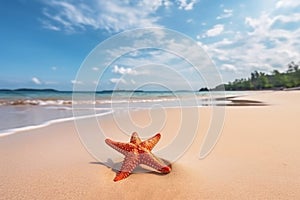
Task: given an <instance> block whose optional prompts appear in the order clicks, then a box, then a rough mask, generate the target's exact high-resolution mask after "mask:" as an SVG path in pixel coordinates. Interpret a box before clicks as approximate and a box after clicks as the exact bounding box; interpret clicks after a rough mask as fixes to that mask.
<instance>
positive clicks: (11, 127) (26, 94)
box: [0, 90, 241, 136]
mask: <svg viewBox="0 0 300 200" xmlns="http://www.w3.org/2000/svg"><path fill="white" fill-rule="evenodd" d="M78 95H79V96H82V97H85V96H92V97H93V98H92V100H86V98H82V99H81V100H77V99H76V101H75V100H74V99H73V97H74V93H72V92H71V91H65V92H61V91H54V90H41V91H36V90H21V91H15V90H5V91H0V113H1V115H0V136H4V135H7V134H13V133H16V132H19V131H22V130H28V129H33V128H38V127H42V126H47V125H49V124H52V123H57V122H62V121H68V120H74V116H73V109H74V108H75V109H77V108H80V109H83V110H82V111H81V112H80V113H81V114H80V116H79V117H90V113H91V112H90V111H87V112H84V109H91V108H92V109H93V113H94V115H93V116H95V115H96V116H104V115H107V114H110V113H112V112H114V111H115V110H117V109H124V107H126V109H146V108H152V107H157V106H159V107H185V106H186V107H190V106H197V107H198V106H209V105H213V104H218V103H223V104H224V102H221V101H223V100H220V99H219V100H217V97H223V95H224V93H219V94H218V92H214V94H213V95H212V93H211V92H201V93H200V92H189V91H178V92H162V91H148V92H145V91H137V92H130V91H114V92H112V91H103V92H96V93H91V92H82V93H79V92H77V93H75V96H78ZM227 95H231V96H232V95H241V93H231V94H227ZM212 96H214V97H213V98H212ZM87 99H89V98H87ZM74 105H77V106H74ZM81 105H92V106H87V107H86V106H81ZM76 117H78V115H76Z"/></svg>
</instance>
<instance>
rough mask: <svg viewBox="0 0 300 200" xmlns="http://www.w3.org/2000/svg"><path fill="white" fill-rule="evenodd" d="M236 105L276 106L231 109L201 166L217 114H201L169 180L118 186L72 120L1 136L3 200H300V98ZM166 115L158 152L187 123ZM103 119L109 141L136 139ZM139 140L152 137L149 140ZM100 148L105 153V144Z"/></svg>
mask: <svg viewBox="0 0 300 200" xmlns="http://www.w3.org/2000/svg"><path fill="white" fill-rule="evenodd" d="M235 99H237V100H240V101H242V100H245V99H247V100H250V101H260V102H265V103H268V105H267V106H228V107H226V117H225V121H224V126H223V129H222V133H221V137H220V139H219V141H218V143H217V145H216V146H215V148H214V149H213V151H212V152H211V153H210V154H209V155H208V156H207V157H206V158H205V159H199V150H200V147H201V144H202V142H203V138H204V137H205V134H206V132H207V129H208V128H209V126H210V119H211V117H212V115H211V114H212V112H211V109H210V108H209V107H200V108H197V109H198V111H199V116H200V126H199V127H198V129H197V135H196V137H195V138H194V141H193V143H192V145H191V146H190V147H189V148H188V149H187V151H186V152H185V153H184V155H182V156H181V157H179V159H178V160H177V161H176V162H174V163H173V164H172V172H171V173H170V174H167V175H160V174H157V173H138V174H132V175H130V176H129V177H128V178H127V179H125V180H122V181H120V182H117V183H115V182H113V178H114V176H115V171H114V170H112V169H111V168H109V167H107V166H105V165H103V163H101V162H99V161H97V160H95V159H94V158H93V157H92V156H91V155H90V154H89V153H88V152H87V151H86V149H85V148H84V146H83V145H82V143H81V141H80V139H79V137H78V134H77V131H76V128H75V124H74V122H72V121H68V122H63V123H56V124H52V125H49V126H47V127H43V128H39V129H34V130H29V131H22V132H19V133H18V134H13V135H9V136H6V137H0V146H1V151H0V158H1V163H0V177H1V180H2V184H0V191H3V192H1V198H3V199H99V198H100V199H119V198H121V197H122V198H124V199H141V198H147V199H158V198H168V199H170V198H172V199H183V198H185V199H298V198H300V192H299V191H300V172H299V168H300V158H299V155H300V148H299V144H298V141H299V140H300V135H299V134H298V132H299V131H298V130H299V129H300V126H299V123H298V115H299V113H300V107H299V102H300V91H288V92H285V91H278V92H267V93H259V94H251V95H249V96H247V97H237V98H235ZM165 112H166V123H165V125H164V126H163V128H162V132H161V133H162V138H161V140H160V141H159V143H158V144H157V146H156V147H155V148H154V149H153V152H154V153H155V152H156V151H157V150H159V149H160V148H163V147H164V146H165V145H168V143H169V142H170V141H171V140H172V138H174V137H176V132H177V131H178V124H180V121H179V119H180V110H178V109H166V111H165ZM150 114H151V113H150ZM101 119H102V120H101V123H102V124H101V126H102V128H103V130H104V131H107V132H109V133H107V135H106V137H109V138H113V139H114V138H118V139H117V140H119V141H128V140H129V137H128V135H119V133H120V132H122V131H121V130H120V129H119V128H118V127H117V126H116V125H115V124H114V123H113V118H111V115H106V116H104V117H101ZM132 120H134V121H135V122H136V124H137V125H139V126H141V127H143V126H146V127H147V125H148V124H149V122H151V117H150V116H149V112H145V111H136V112H134V113H132ZM152 120H154V119H152ZM153 123H155V121H153ZM128 134H131V133H128ZM139 134H141V136H144V138H145V137H146V138H147V137H148V135H147V134H148V133H147V134H146V135H143V133H139ZM149 134H150V135H152V134H153V133H151V132H150V133H149ZM96 144H99V148H100V149H101V144H100V142H97V141H96ZM112 151H113V150H112ZM120 158H122V157H121V156H120Z"/></svg>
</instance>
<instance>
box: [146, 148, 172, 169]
mask: <svg viewBox="0 0 300 200" xmlns="http://www.w3.org/2000/svg"><path fill="white" fill-rule="evenodd" d="M140 164H144V165H147V166H149V167H152V168H153V169H156V170H157V171H160V172H162V173H165V174H167V173H170V172H171V170H172V169H171V167H169V166H168V165H166V164H165V163H164V162H163V161H162V160H161V159H159V158H157V157H156V156H154V155H153V154H152V153H151V152H149V153H143V154H141V155H140Z"/></svg>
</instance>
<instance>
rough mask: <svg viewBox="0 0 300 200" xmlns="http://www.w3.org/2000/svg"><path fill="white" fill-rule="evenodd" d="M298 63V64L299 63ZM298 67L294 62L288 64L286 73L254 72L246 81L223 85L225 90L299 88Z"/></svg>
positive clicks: (238, 80)
mask: <svg viewBox="0 0 300 200" xmlns="http://www.w3.org/2000/svg"><path fill="white" fill-rule="evenodd" d="M299 63H300V62H299ZM299 68H300V66H299V64H296V63H295V62H291V63H289V64H288V69H287V71H286V72H283V73H280V72H279V71H278V70H274V71H273V72H272V74H266V73H263V72H258V71H254V72H252V73H251V77H249V78H247V79H236V80H235V81H233V82H229V83H228V84H225V85H224V87H225V90H265V89H284V88H292V87H299V86H300V69H299Z"/></svg>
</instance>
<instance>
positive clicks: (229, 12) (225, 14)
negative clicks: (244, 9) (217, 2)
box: [216, 9, 233, 20]
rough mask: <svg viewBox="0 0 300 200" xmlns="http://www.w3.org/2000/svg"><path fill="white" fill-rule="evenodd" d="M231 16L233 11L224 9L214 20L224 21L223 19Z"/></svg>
mask: <svg viewBox="0 0 300 200" xmlns="http://www.w3.org/2000/svg"><path fill="white" fill-rule="evenodd" d="M232 15H233V10H229V9H224V10H223V13H222V14H221V15H220V16H218V17H217V18H216V19H218V20H219V19H225V18H229V17H231V16H232Z"/></svg>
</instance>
